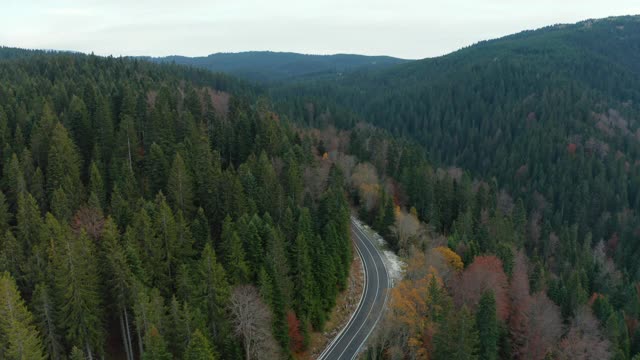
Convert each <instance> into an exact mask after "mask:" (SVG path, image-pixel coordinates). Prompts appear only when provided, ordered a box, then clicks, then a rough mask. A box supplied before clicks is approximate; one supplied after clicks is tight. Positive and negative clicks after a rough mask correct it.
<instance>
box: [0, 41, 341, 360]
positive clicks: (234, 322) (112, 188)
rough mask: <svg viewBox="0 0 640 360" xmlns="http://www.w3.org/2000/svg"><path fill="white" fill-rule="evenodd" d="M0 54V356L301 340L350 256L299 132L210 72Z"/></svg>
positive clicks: (268, 349)
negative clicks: (1, 146) (0, 145)
mask: <svg viewBox="0 0 640 360" xmlns="http://www.w3.org/2000/svg"><path fill="white" fill-rule="evenodd" d="M0 53H3V55H4V56H1V57H2V58H5V60H0V79H1V80H0V138H1V142H2V144H3V148H2V150H1V151H2V152H1V156H0V162H1V165H2V166H1V167H0V168H2V181H1V184H2V186H1V188H2V192H1V193H0V228H1V229H0V232H1V234H2V235H1V236H0V274H1V275H0V300H1V301H0V358H2V359H101V358H121V359H139V358H141V359H171V358H181V359H236V358H237V359H241V358H245V359H258V358H260V359H264V358H272V359H278V358H285V359H286V358H288V357H290V356H291V349H294V350H298V351H299V350H301V349H304V348H305V346H307V344H306V342H307V341H308V337H309V333H310V332H311V331H314V330H315V331H318V330H320V329H322V328H323V325H324V322H325V321H326V316H327V314H328V313H329V312H330V311H331V309H332V307H333V306H334V302H335V298H336V294H337V293H338V292H339V291H341V290H342V289H344V287H345V282H346V279H347V276H348V271H349V268H350V265H351V258H352V255H351V241H350V238H349V233H348V231H349V205H348V202H347V198H346V193H345V191H344V186H345V180H344V178H343V175H342V174H341V172H340V170H339V169H337V168H335V167H327V164H322V163H321V160H322V158H321V157H320V156H317V153H316V150H315V147H314V145H313V142H312V140H311V138H310V137H309V136H307V135H305V133H304V132H302V131H297V130H296V129H294V128H292V127H291V126H289V125H288V123H287V122H284V121H280V120H279V119H278V116H277V114H275V113H274V112H272V111H271V110H270V108H269V105H268V102H266V101H265V100H264V99H261V98H259V97H257V96H256V95H255V93H254V91H253V89H251V88H249V87H247V86H246V85H243V84H242V83H240V82H238V81H236V80H233V79H230V78H228V77H226V76H224V75H213V74H211V73H208V72H206V71H202V70H194V69H187V68H184V67H179V66H172V65H154V64H150V63H147V62H144V61H137V60H130V59H116V58H101V57H97V56H93V55H78V54H64V53H44V52H24V51H18V50H15V49H2V50H0ZM318 172H322V174H323V176H319V175H316V173H318ZM305 174H306V175H305ZM310 179H311V180H310ZM256 329H257V330H256ZM290 335H291V336H290ZM292 338H293V339H294V341H291V339H292Z"/></svg>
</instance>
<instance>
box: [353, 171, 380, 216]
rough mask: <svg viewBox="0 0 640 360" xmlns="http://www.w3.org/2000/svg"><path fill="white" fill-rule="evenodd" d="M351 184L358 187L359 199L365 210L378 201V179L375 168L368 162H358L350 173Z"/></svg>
mask: <svg viewBox="0 0 640 360" xmlns="http://www.w3.org/2000/svg"><path fill="white" fill-rule="evenodd" d="M351 184H352V185H353V187H354V188H355V189H358V193H359V194H360V201H361V202H362V203H363V204H364V207H365V209H366V210H367V211H371V209H373V207H374V206H375V205H376V204H377V203H378V195H379V190H380V180H379V178H378V172H377V171H376V168H375V167H374V166H373V165H371V164H369V163H361V164H358V165H357V166H356V167H355V168H354V170H353V174H352V175H351Z"/></svg>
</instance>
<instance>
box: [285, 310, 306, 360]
mask: <svg viewBox="0 0 640 360" xmlns="http://www.w3.org/2000/svg"><path fill="white" fill-rule="evenodd" d="M287 325H288V326H289V348H290V349H291V351H292V352H294V353H298V352H302V351H303V350H304V338H303V336H302V334H301V333H300V320H298V318H297V317H296V313H294V312H293V311H289V312H288V313H287Z"/></svg>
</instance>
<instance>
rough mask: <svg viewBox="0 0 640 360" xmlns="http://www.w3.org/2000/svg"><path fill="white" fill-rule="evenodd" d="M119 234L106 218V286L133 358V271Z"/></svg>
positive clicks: (130, 359)
mask: <svg viewBox="0 0 640 360" xmlns="http://www.w3.org/2000/svg"><path fill="white" fill-rule="evenodd" d="M119 236H120V235H119V234H118V228H117V226H116V224H115V223H114V222H113V220H112V219H111V218H110V217H109V218H107V219H106V221H105V223H104V230H103V235H102V241H103V242H104V248H105V253H106V254H105V257H106V273H107V274H109V278H108V279H107V285H108V286H107V288H108V289H109V291H110V294H111V296H112V299H113V301H114V303H115V304H114V305H115V308H116V309H117V311H118V320H119V322H120V332H121V337H122V341H123V343H124V350H125V353H126V354H127V359H128V360H133V339H132V335H131V325H132V323H131V322H132V319H131V315H130V311H129V309H130V306H131V301H132V296H133V273H132V271H131V268H130V265H129V262H128V261H127V257H126V253H125V252H124V251H123V249H122V247H121V245H120V241H119Z"/></svg>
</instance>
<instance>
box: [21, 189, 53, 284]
mask: <svg viewBox="0 0 640 360" xmlns="http://www.w3.org/2000/svg"><path fill="white" fill-rule="evenodd" d="M16 220H17V227H16V230H17V232H16V240H17V242H18V244H20V245H21V253H20V258H21V259H23V260H24V262H23V263H21V264H19V266H20V267H21V269H22V270H23V271H24V273H25V279H24V280H25V281H26V282H28V283H30V285H31V286H32V287H31V288H33V287H35V284H37V283H39V282H42V281H44V280H45V274H46V273H47V268H46V266H47V264H46V262H45V259H46V246H47V244H46V243H45V242H44V239H43V223H42V218H41V217H40V209H38V204H37V203H36V201H35V199H34V198H33V197H32V196H31V195H30V194H29V193H25V194H24V195H20V197H19V198H18V213H17V215H16ZM22 280H23V279H18V281H19V282H22Z"/></svg>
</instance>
